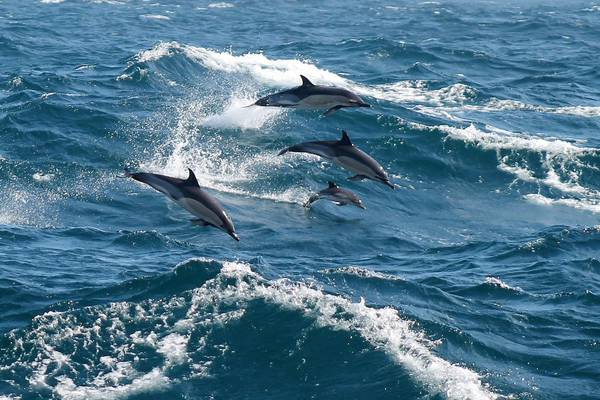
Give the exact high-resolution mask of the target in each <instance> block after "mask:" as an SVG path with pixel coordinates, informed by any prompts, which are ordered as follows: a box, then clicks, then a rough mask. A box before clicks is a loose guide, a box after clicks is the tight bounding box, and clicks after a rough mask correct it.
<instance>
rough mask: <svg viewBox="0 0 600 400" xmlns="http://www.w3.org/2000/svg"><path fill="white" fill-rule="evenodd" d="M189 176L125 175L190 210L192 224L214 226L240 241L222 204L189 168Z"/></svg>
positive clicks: (141, 173) (127, 172)
mask: <svg viewBox="0 0 600 400" xmlns="http://www.w3.org/2000/svg"><path fill="white" fill-rule="evenodd" d="M188 171H189V176H188V178H187V179H179V178H173V177H171V176H165V175H159V174H150V173H146V172H136V173H131V172H129V171H127V170H126V171H125V175H126V176H128V177H131V178H133V179H135V180H136V181H139V182H142V183H145V184H146V185H149V186H152V187H153V188H154V189H156V190H158V191H159V192H161V193H162V194H164V195H165V196H167V197H168V198H170V199H171V200H173V201H174V202H176V203H177V204H179V205H180V206H181V207H183V208H185V209H186V210H188V211H189V212H190V213H192V214H193V215H194V216H196V217H198V218H197V219H193V220H192V222H193V223H194V224H197V225H202V226H207V225H210V226H214V227H215V228H219V229H221V230H223V231H225V232H227V233H228V234H229V236H231V237H232V238H234V239H235V240H237V241H239V240H240V238H239V236H238V235H237V233H235V227H234V226H233V221H231V218H230V217H229V215H227V213H226V212H225V210H224V209H223V206H221V203H219V201H218V200H217V199H215V198H214V197H212V196H211V195H210V194H208V193H207V192H205V191H204V190H203V189H202V188H201V187H200V185H199V184H198V181H197V180H196V176H195V175H194V172H193V171H192V170H191V169H189V168H188Z"/></svg>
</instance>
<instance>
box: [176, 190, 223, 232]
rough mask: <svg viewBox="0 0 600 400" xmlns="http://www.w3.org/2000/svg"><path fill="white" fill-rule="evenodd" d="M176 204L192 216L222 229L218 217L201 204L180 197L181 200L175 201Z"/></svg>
mask: <svg viewBox="0 0 600 400" xmlns="http://www.w3.org/2000/svg"><path fill="white" fill-rule="evenodd" d="M177 203H178V204H179V205H180V206H182V207H183V208H185V209H186V210H188V211H189V212H190V213H192V214H194V215H195V216H196V217H198V218H200V219H202V220H204V221H206V222H208V223H210V224H212V225H214V226H216V227H218V228H221V227H223V220H222V219H221V218H220V217H219V215H218V214H217V213H216V212H214V211H213V210H211V209H210V208H208V207H206V206H205V205H204V204H202V203H201V202H199V201H197V200H194V199H191V198H189V197H182V198H181V199H179V200H177Z"/></svg>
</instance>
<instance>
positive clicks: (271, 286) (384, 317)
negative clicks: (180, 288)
mask: <svg viewBox="0 0 600 400" xmlns="http://www.w3.org/2000/svg"><path fill="white" fill-rule="evenodd" d="M231 279H234V280H235V284H234V285H231V284H227V285H226V286H224V285H223V282H229V281H230V280H231ZM255 299H262V300H265V301H268V302H271V303H274V304H277V305H280V306H282V307H285V308H288V309H291V310H296V311H299V312H302V313H303V314H304V315H305V316H306V317H308V318H311V319H314V320H315V321H316V323H317V324H319V325H321V326H323V327H329V328H332V329H336V330H345V331H350V332H357V333H359V334H360V335H361V336H362V337H363V338H364V339H365V340H367V341H368V342H369V343H370V344H371V345H372V346H373V347H374V348H377V349H382V350H384V351H385V352H386V353H388V354H389V355H390V357H391V358H392V359H393V360H394V361H395V362H397V363H398V364H400V365H402V366H403V367H404V368H406V369H407V370H408V371H409V372H410V374H411V376H412V377H413V378H414V379H415V380H416V381H418V382H419V383H420V384H422V385H423V386H424V387H426V388H427V390H428V391H430V392H431V393H432V394H441V395H443V396H445V397H446V398H448V399H457V400H458V399H460V400H464V399H482V400H483V399H496V398H498V396H497V395H496V394H495V393H493V392H492V391H491V390H490V389H488V388H487V387H486V386H485V385H484V384H483V383H482V382H481V378H480V377H479V376H478V375H477V373H475V372H473V371H471V370H469V369H467V368H464V367H461V366H458V365H455V364H451V363H449V362H448V361H446V360H444V359H442V358H440V357H438V356H436V355H435V354H434V353H433V352H432V351H431V347H432V346H433V345H434V344H433V343H432V342H431V341H430V340H428V339H427V338H426V337H425V336H424V335H423V333H421V332H418V331H416V330H413V329H412V322H411V321H409V320H406V319H404V318H402V317H401V316H400V315H399V314H398V312H397V311H396V310H395V309H393V308H382V309H376V308H372V307H369V306H367V305H366V304H365V302H364V301H361V302H359V303H353V302H351V301H349V300H346V299H344V298H342V297H339V296H334V295H331V294H325V293H324V292H322V291H320V290H318V289H315V288H312V287H308V286H306V285H303V284H300V283H293V282H290V281H288V280H286V279H280V280H276V281H272V282H269V281H267V280H265V279H264V278H262V277H261V276H259V275H258V274H256V273H254V272H252V271H251V269H250V266H248V265H246V264H241V263H225V264H224V267H223V269H222V270H221V274H220V275H219V276H218V277H217V278H215V279H213V280H212V281H208V282H207V283H206V284H205V285H204V286H202V287H201V288H198V289H195V290H194V298H193V307H192V308H191V311H192V313H193V312H196V310H198V309H202V308H203V307H206V304H215V303H217V304H219V303H226V304H231V303H236V304H239V302H251V301H253V300H255Z"/></svg>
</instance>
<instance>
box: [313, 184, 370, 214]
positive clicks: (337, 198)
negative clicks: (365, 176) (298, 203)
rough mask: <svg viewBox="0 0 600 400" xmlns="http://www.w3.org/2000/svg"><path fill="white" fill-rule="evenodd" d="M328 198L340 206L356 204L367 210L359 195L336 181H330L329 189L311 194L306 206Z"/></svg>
mask: <svg viewBox="0 0 600 400" xmlns="http://www.w3.org/2000/svg"><path fill="white" fill-rule="evenodd" d="M321 199H327V200H330V201H332V202H333V203H334V204H336V205H338V206H345V205H346V204H352V205H355V206H356V207H358V208H362V209H363V210H366V209H367V207H365V205H364V204H363V202H362V201H361V200H360V199H359V198H358V196H357V195H355V194H354V193H352V192H351V191H349V190H346V189H342V188H340V187H339V186H338V185H336V184H335V182H331V181H329V187H328V188H327V189H323V190H321V191H320V192H318V193H315V194H313V195H312V196H310V198H309V199H308V201H307V202H306V203H304V207H310V206H311V205H312V203H314V202H315V201H317V200H321Z"/></svg>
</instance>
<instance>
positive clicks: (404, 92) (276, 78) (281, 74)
mask: <svg viewBox="0 0 600 400" xmlns="http://www.w3.org/2000/svg"><path fill="white" fill-rule="evenodd" d="M178 51H181V52H183V53H184V54H186V56H188V57H190V58H191V59H194V60H196V61H198V62H200V63H201V64H202V65H203V66H204V67H206V68H209V69H211V70H217V71H223V72H227V73H239V74H246V75H249V76H251V77H252V78H253V79H256V80H258V81H260V82H261V83H263V84H266V85H269V86H272V87H276V88H285V87H292V86H295V85H299V84H300V78H299V76H300V75H305V76H307V77H309V79H311V81H313V82H314V83H317V84H324V85H333V86H339V87H344V88H347V89H350V90H353V91H355V92H357V93H358V94H361V95H365V96H371V97H375V98H378V99H381V100H387V101H394V102H401V103H403V102H417V103H418V102H422V103H427V104H432V105H440V104H446V103H450V104H462V103H464V102H465V101H466V100H467V99H468V98H470V97H472V96H473V95H474V94H475V90H474V89H473V88H471V87H469V86H467V85H464V84H460V83H458V84H454V85H451V86H448V87H445V88H441V89H436V90H430V89H428V87H427V82H425V81H401V82H396V83H391V84H382V85H375V86H369V85H363V84H359V83H356V82H353V81H352V80H349V79H346V78H343V77H341V76H340V75H338V74H336V73H333V72H330V71H328V70H326V69H323V68H319V67H318V66H316V65H315V64H313V63H312V62H311V61H310V60H297V59H280V60H272V59H270V58H268V57H267V56H265V55H264V54H261V53H246V54H241V55H235V54H233V53H230V52H219V51H215V50H211V49H207V48H204V47H195V46H188V45H182V44H179V43H177V42H161V43H159V44H157V45H156V46H154V47H153V48H152V49H150V50H146V51H142V52H140V53H139V54H138V55H137V58H138V60H139V61H142V62H147V61H155V60H158V59H159V58H161V57H167V56H170V55H173V54H174V53H175V52H178Z"/></svg>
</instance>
